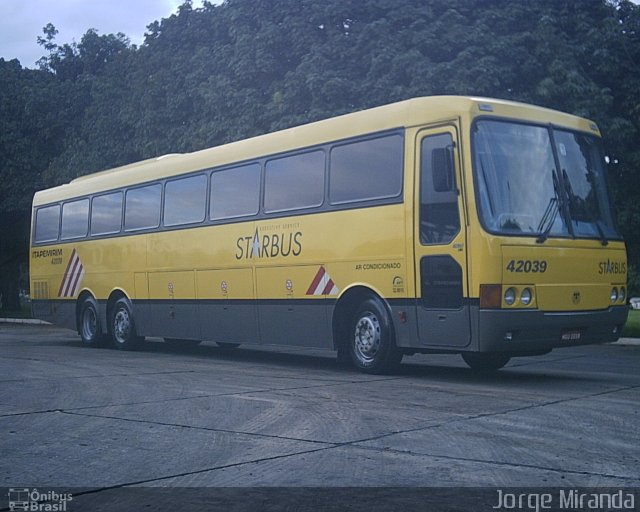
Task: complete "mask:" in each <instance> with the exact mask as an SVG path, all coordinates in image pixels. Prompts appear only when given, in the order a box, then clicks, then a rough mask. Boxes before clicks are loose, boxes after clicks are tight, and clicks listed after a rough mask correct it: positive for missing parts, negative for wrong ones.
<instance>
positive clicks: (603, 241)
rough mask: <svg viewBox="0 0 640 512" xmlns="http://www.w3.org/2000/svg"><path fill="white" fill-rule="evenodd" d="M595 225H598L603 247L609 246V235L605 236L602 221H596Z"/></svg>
mask: <svg viewBox="0 0 640 512" xmlns="http://www.w3.org/2000/svg"><path fill="white" fill-rule="evenodd" d="M593 223H594V224H595V225H596V229H597V230H598V234H599V235H600V243H601V244H602V245H609V240H608V239H607V235H605V234H604V231H603V230H602V226H601V225H600V219H596V220H594V221H593Z"/></svg>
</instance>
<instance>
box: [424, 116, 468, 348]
mask: <svg viewBox="0 0 640 512" xmlns="http://www.w3.org/2000/svg"><path fill="white" fill-rule="evenodd" d="M416 152H417V155H416V170H417V172H416V178H417V180H416V183H417V185H416V186H417V189H418V190H417V191H416V196H415V197H416V203H415V204H416V208H415V226H416V229H415V234H416V236H415V271H416V276H417V278H416V281H415V282H416V297H417V317H418V335H419V337H420V343H421V345H425V346H434V347H443V348H447V347H464V346H466V345H468V344H469V341H470V316H469V308H468V307H466V304H465V300H464V297H466V296H468V293H467V291H468V285H467V265H466V263H467V244H466V229H465V222H464V208H463V207H462V204H463V203H462V195H461V191H460V188H461V183H462V179H461V177H462V176H461V172H460V152H459V146H458V135H457V130H456V128H455V126H453V125H451V126H442V127H440V128H434V129H428V130H422V131H420V132H419V133H418V136H417V141H416Z"/></svg>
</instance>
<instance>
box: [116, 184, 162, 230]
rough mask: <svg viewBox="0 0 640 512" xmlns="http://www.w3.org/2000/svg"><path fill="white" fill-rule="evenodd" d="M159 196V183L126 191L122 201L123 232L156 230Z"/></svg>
mask: <svg viewBox="0 0 640 512" xmlns="http://www.w3.org/2000/svg"><path fill="white" fill-rule="evenodd" d="M161 196H162V186H161V185H160V184H159V183H157V184H155V185H147V186H146V187H139V188H132V189H129V190H127V193H126V196H125V200H124V204H125V206H124V229H125V231H134V230H137V229H148V228H157V227H158V226H159V225H160V200H161Z"/></svg>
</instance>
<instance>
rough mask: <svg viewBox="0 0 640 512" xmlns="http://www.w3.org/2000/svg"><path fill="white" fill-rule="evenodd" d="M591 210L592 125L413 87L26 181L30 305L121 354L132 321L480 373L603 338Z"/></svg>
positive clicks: (596, 163)
mask: <svg viewBox="0 0 640 512" xmlns="http://www.w3.org/2000/svg"><path fill="white" fill-rule="evenodd" d="M611 206H612V205H611V199H610V196H609V193H608V187H607V178H606V172H605V156H604V153H603V149H602V144H601V138H600V133H599V130H598V127H597V126H596V124H595V123H594V122H592V121H589V120H586V119H582V118H578V117H575V116H572V115H568V114H564V113H560V112H557V111H553V110H549V109H544V108H539V107H535V106H531V105H525V104H520V103H515V102H508V101H502V100H496V99H485V98H470V97H454V96H441V97H425V98H415V99H410V100H407V101H402V102H398V103H393V104H390V105H386V106H381V107H378V108H373V109H369V110H364V111H361V112H356V113H352V114H348V115H343V116H339V117H335V118H332V119H327V120H323V121H319V122H314V123H310V124H307V125H303V126H298V127H295V128H290V129H287V130H283V131H278V132H275V133H270V134H266V135H262V136H259V137H255V138H250V139H247V140H242V141H238V142H233V143H230V144H225V145H222V146H219V147H214V148H210V149H205V150H202V151H197V152H194V153H189V154H172V155H165V156H161V157H159V158H153V159H150V160H145V161H142V162H139V163H134V164H131V165H127V166H124V167H119V168H116V169H112V170H107V171H103V172H98V173H95V174H91V175H87V176H83V177H80V178H77V179H75V180H73V181H71V182H70V183H68V184H64V185H61V186H58V187H55V188H51V189H48V190H43V191H40V192H38V193H36V195H35V197H34V200H33V213H32V216H33V221H32V233H31V254H30V259H31V270H30V276H31V291H32V299H33V301H32V304H33V313H34V315H35V317H37V318H41V319H43V320H48V321H50V322H53V323H55V324H58V325H62V326H66V327H69V328H72V329H76V330H77V331H78V333H79V335H80V337H81V339H82V341H83V342H84V343H85V344H87V345H97V344H100V343H102V342H103V341H104V340H105V338H107V339H110V341H111V343H112V344H113V345H115V347H117V348H119V349H125V350H129V349H135V348H137V347H138V346H139V345H140V343H141V342H142V340H144V338H145V337H147V336H150V337H162V338H165V340H169V341H171V342H174V343H175V342H179V341H182V342H184V343H188V342H194V343H197V342H199V341H201V340H209V341H214V342H217V343H219V344H222V345H226V346H235V345H237V344H258V345H260V344H264V345H267V344H269V345H296V346H301V347H315V348H325V349H328V350H335V351H337V354H338V358H339V359H342V360H344V361H351V362H352V363H353V364H354V365H355V366H356V367H357V368H358V369H360V370H362V371H365V372H371V373H379V372H387V371H390V370H392V369H393V368H395V367H396V366H397V364H399V362H400V360H401V358H402V357H403V355H411V354H415V353H459V354H461V355H462V357H463V358H464V360H465V361H466V363H467V364H468V365H469V366H470V367H472V368H474V369H481V370H493V369H498V368H501V367H502V366H504V365H505V364H506V363H507V362H508V361H509V359H510V358H511V357H515V356H528V355H539V354H544V353H547V352H549V351H550V350H552V349H553V348H556V347H568V346H574V345H580V344H588V343H603V342H611V341H614V340H616V339H617V338H618V337H619V336H620V331H621V328H622V326H623V324H624V323H625V320H626V316H627V307H626V299H627V297H626V295H627V293H626V274H627V261H626V252H625V246H624V243H623V241H622V239H621V237H620V234H619V232H618V230H617V229H616V225H615V222H614V217H613V214H612V207H611Z"/></svg>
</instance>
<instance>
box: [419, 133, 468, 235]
mask: <svg viewBox="0 0 640 512" xmlns="http://www.w3.org/2000/svg"><path fill="white" fill-rule="evenodd" d="M453 147H454V146H453V139H452V138H451V134H449V133H441V134H438V135H431V136H429V137H425V138H424V139H422V144H421V148H420V149H421V157H420V161H421V168H420V242H421V243H422V244H423V245H434V244H448V243H450V242H451V241H452V240H453V239H454V238H455V237H456V235H457V234H458V232H459V231H460V215H459V213H458V191H457V189H456V187H455V180H454V178H453V176H454V174H453V173H454V169H453V166H452V162H453V160H454V159H445V158H442V155H443V154H444V153H445V152H451V151H452V150H453ZM447 162H448V165H450V166H451V168H450V169H446V168H442V167H441V166H442V165H446V163H447ZM447 172H450V173H451V176H450V178H449V179H448V180H447V179H445V178H446V177H447V176H446V173H447ZM443 183H451V186H443Z"/></svg>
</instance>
